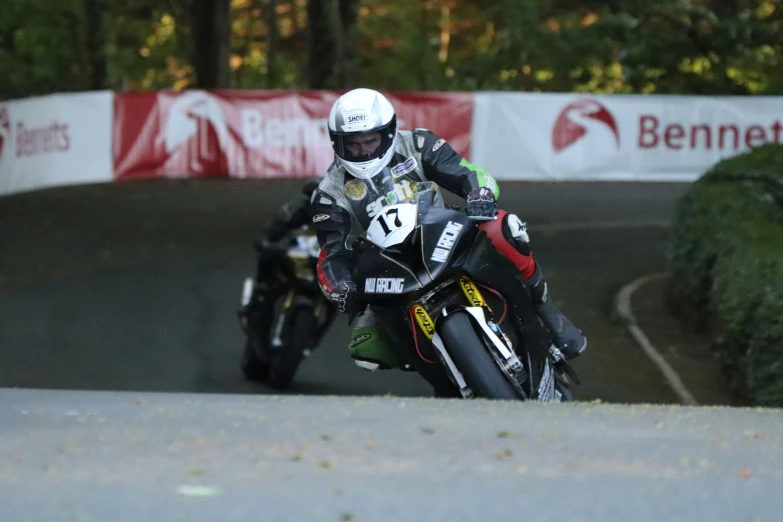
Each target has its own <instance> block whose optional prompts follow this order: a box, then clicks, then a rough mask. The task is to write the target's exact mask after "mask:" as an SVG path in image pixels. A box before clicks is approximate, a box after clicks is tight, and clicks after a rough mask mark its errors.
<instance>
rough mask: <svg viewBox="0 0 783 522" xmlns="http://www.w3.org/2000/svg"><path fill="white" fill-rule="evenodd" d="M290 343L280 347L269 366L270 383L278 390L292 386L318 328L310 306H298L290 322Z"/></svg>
mask: <svg viewBox="0 0 783 522" xmlns="http://www.w3.org/2000/svg"><path fill="white" fill-rule="evenodd" d="M288 329H289V332H290V336H289V340H288V343H287V344H286V345H284V346H282V347H280V348H279V352H278V353H277V354H275V355H274V356H273V358H272V361H271V364H270V366H269V385H270V386H272V387H273V388H275V389H277V390H285V389H288V388H289V387H290V386H291V382H293V380H294V376H295V375H296V371H297V370H298V369H299V365H300V364H301V362H302V360H303V359H304V352H305V350H306V349H308V348H309V347H310V342H311V336H312V335H314V333H315V331H316V329H317V321H316V318H315V315H314V314H313V310H311V309H310V308H297V309H296V310H294V312H293V316H292V317H291V319H290V323H289V327H288Z"/></svg>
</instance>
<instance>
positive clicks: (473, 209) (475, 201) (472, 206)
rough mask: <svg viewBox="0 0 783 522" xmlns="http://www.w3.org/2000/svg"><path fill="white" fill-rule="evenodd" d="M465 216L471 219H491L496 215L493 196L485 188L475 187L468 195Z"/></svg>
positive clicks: (496, 210) (496, 209)
mask: <svg viewBox="0 0 783 522" xmlns="http://www.w3.org/2000/svg"><path fill="white" fill-rule="evenodd" d="M466 200H467V202H468V208H467V209H466V214H467V215H468V217H469V218H471V219H492V218H494V217H495V215H496V214H497V213H498V208H497V204H496V203H495V195H494V194H493V193H492V191H491V190H489V189H488V188H486V187H477V188H474V189H473V190H471V191H470V193H468V197H467V198H466Z"/></svg>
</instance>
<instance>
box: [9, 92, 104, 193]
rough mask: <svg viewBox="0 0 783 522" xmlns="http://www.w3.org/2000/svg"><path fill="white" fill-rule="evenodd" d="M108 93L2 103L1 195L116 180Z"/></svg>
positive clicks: (54, 96)
mask: <svg viewBox="0 0 783 522" xmlns="http://www.w3.org/2000/svg"><path fill="white" fill-rule="evenodd" d="M113 96H114V95H113V93H112V92H111V91H101V92H89V93H78V94H55V95H51V96H43V97H37V98H28V99H24V100H15V101H9V102H0V195H2V194H12V193H15V192H23V191H27V190H32V189H40V188H45V187H52V186H60V185H71V184H76V183H95V182H108V181H112V180H113V179H114V170H113V165H112V147H111V144H112V113H113Z"/></svg>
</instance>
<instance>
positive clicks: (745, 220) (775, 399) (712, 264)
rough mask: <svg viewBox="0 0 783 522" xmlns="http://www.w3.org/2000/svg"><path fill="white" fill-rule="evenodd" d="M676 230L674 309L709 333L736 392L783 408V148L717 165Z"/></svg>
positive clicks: (687, 200) (679, 212) (684, 204)
mask: <svg viewBox="0 0 783 522" xmlns="http://www.w3.org/2000/svg"><path fill="white" fill-rule="evenodd" d="M672 230H673V237H672V239H671V244H670V253H669V260H670V268H671V270H672V273H673V275H674V277H673V278H672V281H673V284H672V286H671V288H670V302H671V303H672V305H673V306H674V307H675V309H676V310H677V311H678V312H679V313H680V314H682V315H683V316H685V317H687V319H688V320H690V321H692V322H695V324H696V325H697V326H700V327H702V328H704V329H705V330H706V332H707V333H708V335H709V336H710V338H711V339H712V340H713V342H714V346H715V349H716V355H717V356H718V358H719V360H720V361H721V362H722V364H723V366H724V368H725V369H726V373H727V376H728V377H729V381H730V384H731V385H732V387H733V388H734V389H735V390H737V391H738V392H740V393H742V394H743V395H744V396H745V397H747V398H749V399H751V400H752V401H754V402H756V403H758V404H763V405H771V406H783V146H781V145H767V146H764V147H760V148H758V149H755V150H754V151H753V152H750V153H747V154H742V155H739V156H735V157H732V158H730V159H727V160H724V161H722V162H720V163H718V164H717V165H715V167H713V168H712V169H711V170H710V171H709V172H707V173H706V174H705V175H704V176H703V177H702V178H700V179H699V180H698V181H697V182H695V183H694V184H693V185H692V187H691V188H690V189H689V191H688V192H687V193H686V194H685V195H684V196H683V197H682V198H681V199H680V200H679V201H678V202H677V206H676V209H675V213H674V219H673V221H672Z"/></svg>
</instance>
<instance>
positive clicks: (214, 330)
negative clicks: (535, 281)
mask: <svg viewBox="0 0 783 522" xmlns="http://www.w3.org/2000/svg"><path fill="white" fill-rule="evenodd" d="M300 185H301V183H300V182H298V181H280V180H265V181H226V180H203V181H143V182H122V183H117V184H113V185H106V186H85V187H66V188H58V189H52V190H45V191H39V192H32V193H26V194H19V195H15V196H10V197H5V198H1V199H0V224H2V225H0V245H2V246H1V247H0V311H1V313H0V387H26V388H49V389H76V390H132V391H153V392H154V391H178V392H207V393H254V394H255V393H261V394H263V393H269V391H270V390H268V389H266V388H265V387H264V386H261V385H256V384H253V383H249V382H247V381H245V380H244V378H243V377H242V374H241V372H240V370H239V366H238V363H239V358H240V353H241V347H242V344H243V336H242V333H241V331H240V330H239V327H238V323H237V320H236V315H235V311H236V308H237V306H238V302H239V297H240V290H241V285H242V280H243V278H244V277H245V276H246V275H248V274H250V273H251V272H252V270H253V267H254V263H255V260H254V257H253V250H252V240H253V237H254V236H255V234H256V233H257V232H258V231H259V230H260V229H261V227H262V226H263V225H264V224H265V222H266V221H267V220H268V219H269V218H270V217H271V216H272V215H273V214H274V212H275V210H276V209H277V208H278V207H279V205H280V204H282V203H283V202H284V201H286V200H288V199H289V198H291V197H293V196H295V195H296V194H297V192H298V190H299V186H300ZM686 187H687V185H684V184H673V183H672V184H668V183H660V184H654V183H653V184H649V183H604V182H593V183H551V184H550V183H511V182H504V183H501V191H502V192H501V203H502V205H503V206H504V207H505V208H507V209H509V210H511V211H514V212H516V213H518V214H519V215H520V216H521V217H522V219H523V220H526V221H527V222H528V227H529V231H530V235H531V241H532V247H533V251H534V255H535V256H536V258H537V260H538V261H539V262H540V263H541V265H542V266H543V268H544V271H545V273H546V275H547V278H548V281H549V288H550V294H551V296H553V297H554V299H555V300H556V302H557V303H558V304H559V305H560V307H561V309H562V310H563V311H564V312H565V313H566V314H567V315H568V316H569V317H570V318H571V319H572V320H573V321H574V322H575V323H576V324H577V325H579V326H580V327H581V328H583V329H584V331H585V332H586V334H587V336H588V338H589V346H588V352H587V354H586V355H585V356H583V357H582V358H580V359H578V360H577V361H576V362H575V366H576V368H577V370H578V371H579V373H580V375H581V377H582V379H583V385H582V386H581V387H579V388H578V389H577V390H576V394H577V399H579V400H594V399H601V400H602V401H605V402H615V403H617V402H620V403H640V402H651V403H674V402H677V398H676V396H675V395H674V394H673V393H672V391H671V390H670V389H669V387H668V386H667V384H666V383H665V382H664V380H663V378H662V377H661V375H660V373H659V372H658V371H657V370H656V369H655V368H654V367H653V365H652V364H650V362H649V360H647V359H646V358H645V356H644V355H643V354H642V352H641V351H640V350H639V349H638V347H637V346H636V345H635V344H634V342H633V340H632V339H631V338H630V336H628V335H627V334H626V332H625V331H624V329H623V328H622V325H620V324H619V323H618V322H616V321H615V320H614V319H613V318H612V317H611V304H612V299H613V298H614V295H615V293H616V292H617V291H618V290H619V288H620V287H621V286H622V285H624V284H625V283H627V282H629V281H631V280H632V279H634V278H636V277H638V276H641V275H644V274H648V273H651V272H659V271H661V270H665V268H666V266H665V257H664V256H665V243H666V236H667V230H666V226H665V225H666V222H667V220H668V218H669V215H670V212H671V209H672V205H673V203H674V201H675V200H676V198H677V197H678V196H679V195H680V194H682V192H683V191H684V190H685V189H686ZM346 323H347V321H346V319H345V318H344V317H339V318H338V320H337V322H336V324H335V325H334V326H333V327H332V329H331V330H330V331H329V332H328V334H327V335H326V336H325V338H324V339H323V340H322V342H321V344H320V346H319V347H318V349H317V350H316V352H315V353H314V354H313V355H312V356H311V357H310V359H308V360H307V361H306V362H305V363H304V365H303V366H302V367H301V370H300V373H299V374H298V377H297V381H296V384H295V386H294V387H293V388H292V390H291V393H294V394H317V395H323V394H340V395H343V394H348V395H382V394H393V395H397V396H430V395H431V389H430V387H429V386H428V385H427V384H426V383H425V382H424V381H423V380H422V379H421V378H420V377H419V376H418V375H415V374H405V373H402V372H375V373H370V372H367V371H364V370H361V369H359V368H356V367H355V366H354V365H353V362H352V361H351V359H350V358H349V357H348V355H347V352H346V349H345V346H346V342H347V339H348V336H349V328H348V326H347V324H346Z"/></svg>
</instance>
